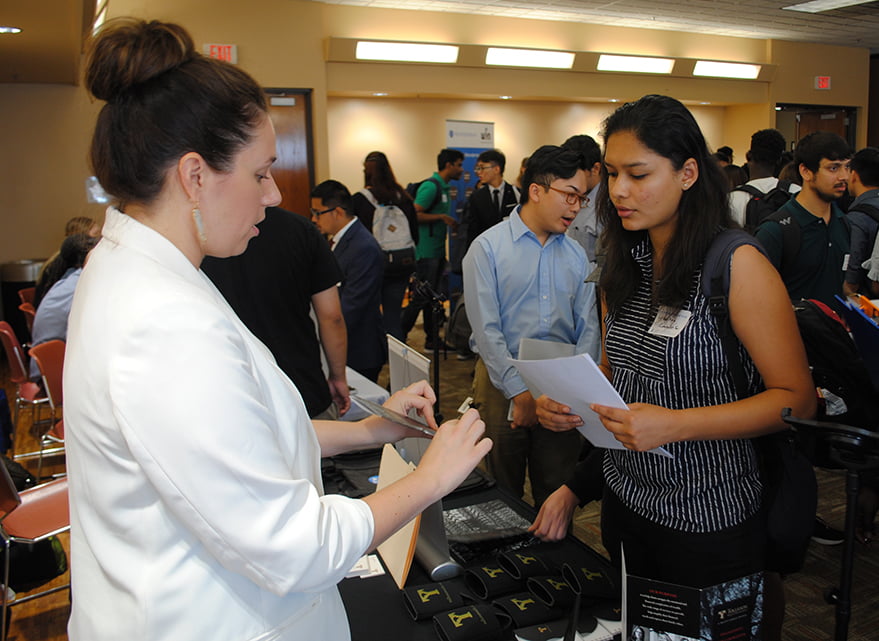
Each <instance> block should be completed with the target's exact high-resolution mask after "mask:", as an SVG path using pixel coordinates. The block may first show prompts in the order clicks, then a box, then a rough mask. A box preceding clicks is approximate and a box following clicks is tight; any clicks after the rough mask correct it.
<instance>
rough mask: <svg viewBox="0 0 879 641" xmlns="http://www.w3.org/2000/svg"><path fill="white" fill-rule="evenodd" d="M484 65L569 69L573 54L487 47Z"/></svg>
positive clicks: (571, 64) (572, 64) (572, 61)
mask: <svg viewBox="0 0 879 641" xmlns="http://www.w3.org/2000/svg"><path fill="white" fill-rule="evenodd" d="M485 64H487V65H499V66H503V67H540V68H541V69H570V68H571V67H573V66H574V54H573V53H569V52H567V51H541V50H538V49H501V48H500V47H489V48H488V51H487V52H486V54H485Z"/></svg>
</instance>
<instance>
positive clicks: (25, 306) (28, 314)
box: [18, 303, 37, 340]
mask: <svg viewBox="0 0 879 641" xmlns="http://www.w3.org/2000/svg"><path fill="white" fill-rule="evenodd" d="M18 309H20V310H21V313H22V314H24V322H25V324H26V325H27V331H28V334H30V335H31V337H33V335H34V318H36V316H37V310H36V309H35V308H34V306H33V304H32V303H22V304H21V305H19V306H18ZM31 340H33V338H31Z"/></svg>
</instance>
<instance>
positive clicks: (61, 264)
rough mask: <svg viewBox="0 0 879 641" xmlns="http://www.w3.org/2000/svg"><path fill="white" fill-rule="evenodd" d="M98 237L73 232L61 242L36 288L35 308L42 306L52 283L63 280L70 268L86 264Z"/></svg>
mask: <svg viewBox="0 0 879 641" xmlns="http://www.w3.org/2000/svg"><path fill="white" fill-rule="evenodd" d="M97 242H98V239H97V238H92V237H91V236H89V235H88V234H71V235H70V236H68V237H67V238H65V239H64V242H62V243H61V250H60V251H59V252H58V256H56V257H55V259H54V260H52V262H50V263H49V264H48V265H46V269H45V270H43V273H42V275H41V276H40V280H39V281H38V282H37V285H36V287H35V288H34V303H33V304H34V308H37V307H39V306H40V302H41V301H42V300H43V297H44V296H45V295H46V293H48V291H49V290H50V289H52V285H54V284H55V283H57V282H58V281H59V280H61V277H62V276H64V274H66V273H67V270H68V269H76V268H77V267H82V266H83V265H84V264H85V259H86V256H88V253H89V252H90V251H91V250H92V248H93V247H94V246H95V245H96V244H97Z"/></svg>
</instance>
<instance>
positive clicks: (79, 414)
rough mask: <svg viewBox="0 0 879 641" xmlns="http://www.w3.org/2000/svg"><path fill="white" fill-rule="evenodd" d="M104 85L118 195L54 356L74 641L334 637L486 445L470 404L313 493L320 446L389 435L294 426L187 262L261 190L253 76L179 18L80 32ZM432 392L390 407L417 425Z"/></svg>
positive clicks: (393, 429) (102, 123)
mask: <svg viewBox="0 0 879 641" xmlns="http://www.w3.org/2000/svg"><path fill="white" fill-rule="evenodd" d="M86 82H87V86H88V88H89V90H90V91H91V92H92V94H93V95H95V97H97V98H99V99H102V100H106V101H107V105H105V106H104V107H103V109H102V111H101V114H100V116H99V118H98V123H97V126H96V130H95V135H94V139H93V143H92V152H91V153H92V164H93V166H94V170H95V174H96V176H97V177H98V179H99V180H100V182H101V184H102V185H103V186H104V188H105V189H106V190H107V191H108V192H109V193H110V194H112V195H113V196H114V197H115V198H116V199H117V200H118V205H117V206H115V207H111V208H110V209H109V210H108V212H107V220H106V224H105V226H104V229H103V239H102V240H101V242H100V243H99V245H98V247H97V248H96V249H95V250H94V251H93V254H92V257H91V259H90V261H89V264H88V265H87V267H86V268H85V270H84V271H83V274H82V277H81V279H80V282H79V286H78V288H77V292H76V296H75V299H74V304H73V309H72V312H71V317H70V327H69V331H68V348H67V360H66V362H65V371H64V386H65V396H66V398H65V408H64V409H65V424H66V429H67V447H68V471H69V477H70V503H71V546H72V561H71V568H72V580H73V611H72V615H71V620H70V625H69V636H70V638H71V640H72V641H83V640H88V641H102V640H105V639H106V640H110V639H112V640H114V641H116V640H118V639H127V640H129V641H132V640H137V639H143V640H150V641H156V640H159V639H169V640H174V641H185V640H187V639H193V640H195V639H198V640H202V639H212V640H215V641H216V640H225V639H228V640H230V641H231V640H235V641H246V640H252V641H256V640H260V641H268V640H270V639H271V640H282V639H283V640H287V639H309V640H311V639H332V640H334V641H335V640H336V639H344V638H347V637H348V628H347V619H346V616H345V613H344V609H343V606H342V603H341V599H340V597H339V594H338V591H337V590H336V588H335V584H336V583H337V582H338V581H339V580H341V578H343V577H344V575H345V573H346V571H347V570H348V569H350V568H351V566H353V565H354V563H355V562H356V560H357V559H358V558H359V557H360V556H361V555H362V554H364V553H365V552H366V551H367V550H369V549H371V548H373V547H374V546H375V545H377V544H378V543H379V542H380V541H382V540H384V539H385V538H386V537H387V536H389V535H390V534H391V533H392V532H393V531H395V530H396V529H397V528H399V527H400V526H402V525H403V524H404V523H406V522H408V521H409V520H410V519H411V518H412V517H413V516H414V515H415V514H417V513H418V512H419V511H420V510H422V509H423V508H424V507H425V506H427V505H429V504H430V503H432V502H434V501H436V500H438V499H439V498H440V497H442V496H443V495H444V494H446V493H447V492H449V491H450V490H451V489H453V488H454V487H456V486H457V484H458V483H459V482H460V481H461V480H462V479H463V478H464V477H466V475H467V474H468V473H469V472H470V470H471V469H472V468H473V467H474V466H475V465H476V463H477V462H478V461H479V460H480V459H481V458H482V457H483V456H484V455H485V453H486V452H487V451H488V449H490V447H491V443H490V441H488V440H487V439H482V432H483V428H484V426H483V424H482V422H481V421H480V420H478V416H477V415H476V413H475V412H471V413H469V414H467V415H465V416H464V417H463V418H462V419H461V420H459V421H451V422H449V423H446V424H444V425H443V426H442V427H440V428H439V430H438V432H437V435H436V436H435V438H434V441H433V443H432V444H431V447H430V448H429V449H428V452H427V454H426V455H425V457H424V459H423V460H422V463H421V465H420V466H419V468H418V470H417V471H416V472H414V473H413V474H411V475H410V476H409V477H407V478H406V479H404V480H402V481H400V482H398V483H397V484H395V485H392V486H391V487H389V488H387V489H386V490H384V491H382V492H377V493H375V494H373V495H371V496H369V497H367V498H365V499H362V500H353V499H348V498H345V497H341V496H323V491H322V486H321V478H320V457H321V456H328V455H332V454H334V453H338V452H342V451H345V450H349V449H357V448H364V447H370V446H375V445H378V444H381V443H384V442H388V441H393V440H396V439H399V438H401V437H403V436H411V435H413V434H411V433H409V431H408V430H406V429H405V428H402V427H399V426H396V425H394V424H391V423H389V422H387V421H385V420H383V419H380V418H377V417H371V418H369V419H366V420H363V421H361V422H359V423H353V424H352V423H344V424H342V423H334V422H315V423H314V424H312V423H311V422H310V421H309V419H308V415H307V413H306V411H305V407H304V405H303V402H302V399H301V397H300V396H299V393H298V392H297V390H296V388H295V386H294V385H293V384H292V383H291V382H290V380H289V379H287V378H286V376H285V375H284V374H283V373H282V372H281V370H280V369H279V368H278V367H277V365H276V364H275V362H274V359H273V358H272V356H271V355H270V353H269V352H268V350H267V349H266V348H265V347H264V346H263V345H262V344H261V343H260V342H259V341H258V340H257V339H256V338H255V337H254V336H253V335H252V334H251V333H250V332H249V331H248V330H247V328H246V327H245V326H244V325H243V324H242V323H241V321H240V320H239V319H238V318H237V317H236V315H235V314H234V312H233V311H232V310H231V308H230V307H229V306H228V305H227V304H226V302H225V300H224V299H223V297H222V295H221V294H220V293H219V292H218V291H217V290H216V289H215V288H214V286H213V285H212V284H211V282H210V281H209V280H208V278H207V277H206V276H205V275H204V274H203V273H202V272H201V271H200V270H199V265H200V264H201V261H202V259H203V258H204V256H205V255H212V256H220V257H225V256H231V255H235V254H239V253H241V252H242V251H244V249H245V248H246V246H247V243H248V241H249V240H250V238H252V237H253V236H254V235H255V234H257V233H259V232H258V230H257V228H256V224H257V223H258V222H259V221H260V220H262V218H263V217H264V209H265V207H267V206H271V205H277V204H278V202H279V200H280V196H279V193H278V189H277V187H276V186H275V183H274V180H273V179H272V176H271V165H272V162H273V160H274V158H275V153H276V152H275V138H274V132H273V129H272V125H271V122H270V120H269V119H268V117H267V114H266V105H265V99H264V98H263V92H262V91H261V89H260V87H259V86H258V85H257V84H256V83H255V82H254V81H253V79H251V78H250V77H249V76H248V75H247V74H246V73H245V72H243V71H241V70H240V69H238V68H236V67H233V66H232V65H228V64H226V63H222V62H219V61H216V60H211V59H208V58H205V57H203V56H201V55H200V54H198V53H197V52H195V51H194V47H193V43H192V40H191V38H190V37H189V35H188V34H187V33H186V32H185V31H184V30H183V29H182V28H180V27H178V26H176V25H170V24H163V23H158V22H151V23H146V22H143V21H135V20H123V21H117V22H115V23H110V24H109V25H108V26H107V27H106V28H105V29H104V30H103V31H102V33H101V34H99V35H98V37H97V39H96V40H95V42H94V43H93V46H92V49H91V52H90V57H89V64H88V71H87V77H86ZM433 400H435V397H434V395H433V392H432V390H431V389H430V388H429V387H428V386H427V384H426V383H424V384H417V385H415V386H412V387H410V388H409V389H408V390H406V391H404V392H401V393H399V394H397V395H395V396H393V397H392V398H391V400H390V401H388V405H389V406H391V407H393V408H395V409H397V410H399V411H404V412H405V411H408V410H409V409H411V408H415V409H417V410H418V411H420V412H421V413H422V414H423V415H424V416H425V417H426V418H427V419H428V422H429V423H431V424H434V425H435V422H434V421H433V414H432V410H431V404H432V402H433Z"/></svg>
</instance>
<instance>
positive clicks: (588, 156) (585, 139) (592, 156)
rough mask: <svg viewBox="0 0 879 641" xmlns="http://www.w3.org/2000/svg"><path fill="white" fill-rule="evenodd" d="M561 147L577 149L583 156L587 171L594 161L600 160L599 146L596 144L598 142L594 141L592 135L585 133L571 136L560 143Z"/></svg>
mask: <svg viewBox="0 0 879 641" xmlns="http://www.w3.org/2000/svg"><path fill="white" fill-rule="evenodd" d="M562 147H564V148H565V149H573V150H574V151H579V152H580V154H581V155H582V156H583V160H584V162H585V164H586V170H587V171H589V170H591V169H592V168H593V167H594V166H595V163H597V162H601V147H599V146H598V143H597V142H595V138H593V137H592V136H587V135H586V134H579V135H577V136H571V137H570V138H568V139H567V140H566V141H565V142H563V143H562Z"/></svg>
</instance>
